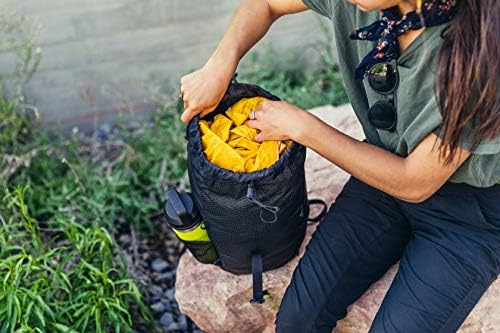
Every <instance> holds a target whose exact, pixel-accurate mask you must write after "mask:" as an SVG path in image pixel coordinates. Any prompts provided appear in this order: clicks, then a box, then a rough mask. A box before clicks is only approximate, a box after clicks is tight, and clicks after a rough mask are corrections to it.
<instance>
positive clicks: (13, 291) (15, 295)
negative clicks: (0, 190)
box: [0, 187, 152, 333]
mask: <svg viewBox="0 0 500 333" xmlns="http://www.w3.org/2000/svg"><path fill="white" fill-rule="evenodd" d="M27 191H28V188H27V187H24V188H16V189H15V190H13V191H12V192H11V191H6V194H5V196H4V198H3V204H2V206H1V210H0V222H1V224H0V276H1V277H2V279H1V280H0V318H1V319H2V320H0V332H12V333H13V332H18V333H19V332H61V333H62V332H65V333H67V332H110V331H111V330H112V331H113V332H133V325H134V321H133V319H132V314H131V311H130V310H132V309H134V310H135V311H136V312H138V313H139V314H140V318H143V320H145V321H151V320H152V318H151V314H150V313H149V309H148V308H147V307H146V305H145V304H144V302H143V300H142V297H141V294H140V292H139V290H138V288H137V286H136V284H135V282H134V281H132V280H131V279H129V278H128V277H127V276H126V273H125V272H126V270H125V267H123V265H119V263H120V261H119V260H116V259H115V257H116V256H117V253H116V250H115V249H114V245H113V242H112V238H111V236H110V234H109V233H108V232H107V231H106V230H105V229H104V228H102V227H99V226H98V225H97V224H93V225H92V226H86V227H84V226H82V225H81V224H78V223H76V222H74V221H70V220H63V219H60V220H59V221H58V225H57V228H54V229H52V230H46V232H44V233H41V231H40V229H41V226H40V225H39V223H38V221H36V220H35V219H33V217H32V216H31V215H30V213H29V208H28V206H27V203H26V201H25V194H26V192H27Z"/></svg>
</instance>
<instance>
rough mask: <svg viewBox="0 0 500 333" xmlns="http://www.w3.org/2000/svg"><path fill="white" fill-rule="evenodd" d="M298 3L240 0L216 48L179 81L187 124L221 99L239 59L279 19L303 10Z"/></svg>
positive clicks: (208, 110) (304, 8) (183, 117)
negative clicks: (194, 69)
mask: <svg viewBox="0 0 500 333" xmlns="http://www.w3.org/2000/svg"><path fill="white" fill-rule="evenodd" d="M307 9H308V8H307V6H306V5H305V4H304V3H303V2H302V0H243V1H242V2H241V5H240V6H239V8H238V10H237V11H236V13H235V15H234V16H233V18H232V20H231V23H230V24H229V27H228V28H227V30H226V33H225V34H224V37H223V38H222V40H221V42H220V43H219V46H218V47H217V49H216V50H215V52H214V53H213V55H212V56H211V57H210V58H209V60H208V61H207V63H206V64H205V65H204V66H203V67H202V68H201V69H199V70H197V71H195V72H193V73H191V74H189V75H186V76H184V77H183V78H182V79H181V92H182V94H183V100H184V113H183V114H182V116H181V120H182V121H183V122H184V123H188V122H189V121H190V120H191V119H192V118H193V117H194V116H195V115H197V114H201V115H202V116H204V115H206V114H207V113H210V112H212V111H213V110H214V109H215V107H216V106H217V104H219V102H220V100H221V99H222V97H223V96H224V93H225V91H226V89H227V86H228V84H229V81H230V80H231V77H232V76H233V74H234V72H235V70H236V67H237V66H238V62H239V61H240V59H241V58H242V57H243V56H244V55H245V54H246V53H247V52H248V50H250V49H251V48H252V46H254V45H255V44H256V43H257V42H258V41H259V40H260V39H261V38H262V37H263V36H264V35H265V34H266V32H267V31H268V30H269V28H270V27H271V25H272V24H273V22H274V21H276V20H277V19H278V18H279V17H281V16H283V15H286V14H292V13H298V12H301V11H305V10H307Z"/></svg>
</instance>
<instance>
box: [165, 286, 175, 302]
mask: <svg viewBox="0 0 500 333" xmlns="http://www.w3.org/2000/svg"><path fill="white" fill-rule="evenodd" d="M163 295H164V296H165V297H166V298H167V299H169V300H174V295H175V289H174V288H171V289H168V290H167V291H165V292H164V293H163Z"/></svg>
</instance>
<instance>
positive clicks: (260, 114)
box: [246, 101, 311, 142]
mask: <svg viewBox="0 0 500 333" xmlns="http://www.w3.org/2000/svg"><path fill="white" fill-rule="evenodd" d="M310 116H311V115H310V114H308V113H307V112H305V111H304V110H302V109H300V108H298V107H296V106H294V105H291V104H289V103H287V102H283V101H264V102H263V103H262V104H261V105H260V106H259V107H258V108H257V109H256V110H255V120H248V121H247V122H246V123H247V125H248V126H250V127H252V128H256V129H258V130H260V133H259V134H257V136H255V138H254V140H255V141H257V142H262V141H265V140H289V139H292V140H296V138H297V137H298V136H299V134H300V133H301V132H302V131H303V130H304V128H305V127H307V124H308V120H309V118H310Z"/></svg>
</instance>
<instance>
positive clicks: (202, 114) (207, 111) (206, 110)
mask: <svg viewBox="0 0 500 333" xmlns="http://www.w3.org/2000/svg"><path fill="white" fill-rule="evenodd" d="M214 110H215V109H205V110H204V111H203V112H201V113H200V117H202V118H203V117H205V116H206V115H207V114H209V113H211V112H212V111H214Z"/></svg>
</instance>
